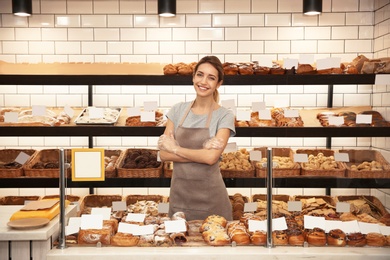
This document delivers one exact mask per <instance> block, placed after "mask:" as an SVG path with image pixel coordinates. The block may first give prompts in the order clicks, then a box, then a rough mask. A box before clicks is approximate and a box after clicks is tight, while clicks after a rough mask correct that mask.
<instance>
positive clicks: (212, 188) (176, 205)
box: [169, 103, 233, 220]
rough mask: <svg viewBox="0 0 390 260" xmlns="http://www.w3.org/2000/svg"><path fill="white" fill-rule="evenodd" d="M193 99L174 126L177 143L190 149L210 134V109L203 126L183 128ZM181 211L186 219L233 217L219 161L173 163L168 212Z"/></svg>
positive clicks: (201, 142)
mask: <svg viewBox="0 0 390 260" xmlns="http://www.w3.org/2000/svg"><path fill="white" fill-rule="evenodd" d="M192 105H193V103H192V104H191V105H190V106H189V107H188V109H187V111H186V113H185V114H184V116H183V118H182V119H181V122H180V124H179V126H178V128H177V130H176V133H175V138H176V140H177V142H178V143H179V145H180V146H181V147H184V148H189V149H202V148H203V142H204V141H206V140H207V139H209V138H210V132H209V125H210V121H211V116H212V113H213V111H212V109H210V113H209V115H208V118H207V123H206V126H205V127H204V128H186V127H182V124H183V122H184V120H185V118H186V117H187V115H188V113H189V111H190V109H191V107H192ZM178 211H182V212H184V213H185V215H186V219H187V220H203V219H205V218H206V217H207V216H209V215H212V214H218V215H221V216H223V217H225V218H226V219H227V220H232V219H233V217H232V206H231V203H230V200H229V196H228V193H227V190H226V187H225V184H224V182H223V179H222V175H221V173H220V170H219V162H216V163H215V164H213V165H208V164H202V163H196V162H189V163H180V162H175V163H174V164H173V175H172V180H171V189H170V195H169V215H170V216H172V215H173V214H174V213H175V212H178Z"/></svg>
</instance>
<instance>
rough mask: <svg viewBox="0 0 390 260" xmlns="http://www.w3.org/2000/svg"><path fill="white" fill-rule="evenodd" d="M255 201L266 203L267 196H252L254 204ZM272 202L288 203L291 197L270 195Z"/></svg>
mask: <svg viewBox="0 0 390 260" xmlns="http://www.w3.org/2000/svg"><path fill="white" fill-rule="evenodd" d="M257 200H262V201H267V194H253V195H252V202H256V201H257ZM272 200H276V201H284V202H288V201H290V200H291V197H290V195H283V194H275V195H272Z"/></svg>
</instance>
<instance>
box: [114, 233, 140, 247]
mask: <svg viewBox="0 0 390 260" xmlns="http://www.w3.org/2000/svg"><path fill="white" fill-rule="evenodd" d="M138 241H139V236H133V235H132V234H127V233H122V232H118V233H116V234H115V235H114V236H112V237H111V245H112V246H136V245H137V244H138Z"/></svg>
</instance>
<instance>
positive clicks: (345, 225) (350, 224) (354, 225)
mask: <svg viewBox="0 0 390 260" xmlns="http://www.w3.org/2000/svg"><path fill="white" fill-rule="evenodd" d="M340 229H341V230H342V231H344V233H346V234H348V233H356V232H360V227H359V224H358V222H357V221H356V220H352V221H342V222H341V224H340Z"/></svg>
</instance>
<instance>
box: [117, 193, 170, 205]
mask: <svg viewBox="0 0 390 260" xmlns="http://www.w3.org/2000/svg"><path fill="white" fill-rule="evenodd" d="M125 200H126V205H127V206H128V205H131V204H135V203H137V202H138V201H141V200H145V201H154V202H157V203H162V202H166V199H165V198H164V196H161V195H127V196H126V199H125Z"/></svg>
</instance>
